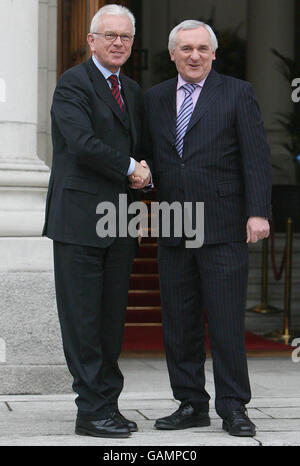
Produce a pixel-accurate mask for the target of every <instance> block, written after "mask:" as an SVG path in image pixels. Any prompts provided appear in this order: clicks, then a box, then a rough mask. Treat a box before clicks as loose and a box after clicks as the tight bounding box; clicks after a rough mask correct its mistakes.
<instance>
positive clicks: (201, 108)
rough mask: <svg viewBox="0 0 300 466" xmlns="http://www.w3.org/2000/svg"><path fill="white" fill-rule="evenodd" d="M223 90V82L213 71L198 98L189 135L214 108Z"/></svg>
mask: <svg viewBox="0 0 300 466" xmlns="http://www.w3.org/2000/svg"><path fill="white" fill-rule="evenodd" d="M221 90H222V80H221V78H220V76H219V74H218V73H216V71H214V70H211V71H210V73H209V75H208V77H207V79H206V81H205V83H204V86H203V89H202V91H201V93H200V96H199V98H198V101H197V104H196V107H195V109H194V111H193V114H192V116H191V119H190V122H189V125H188V128H187V131H186V133H188V132H189V131H190V130H191V129H192V128H193V126H195V124H196V123H197V122H198V121H199V120H200V119H201V118H202V117H203V115H204V114H205V113H206V112H207V111H208V109H209V108H210V107H211V106H212V104H213V102H214V101H215V100H216V99H217V98H218V97H219V95H220V93H221Z"/></svg>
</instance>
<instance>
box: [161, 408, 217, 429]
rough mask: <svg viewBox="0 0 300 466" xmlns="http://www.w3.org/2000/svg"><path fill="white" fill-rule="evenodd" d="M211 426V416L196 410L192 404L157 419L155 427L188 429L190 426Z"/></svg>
mask: <svg viewBox="0 0 300 466" xmlns="http://www.w3.org/2000/svg"><path fill="white" fill-rule="evenodd" d="M205 426H210V418H209V415H208V413H200V412H198V411H195V409H194V408H193V406H192V405H190V404H188V405H184V406H180V408H179V409H177V411H175V412H174V413H173V414H171V415H170V416H167V417H162V418H160V419H157V420H156V422H155V424H154V427H156V429H164V430H180V429H188V428H189V427H205Z"/></svg>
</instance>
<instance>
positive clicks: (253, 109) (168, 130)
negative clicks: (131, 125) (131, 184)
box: [144, 70, 272, 245]
mask: <svg viewBox="0 0 300 466" xmlns="http://www.w3.org/2000/svg"><path fill="white" fill-rule="evenodd" d="M176 87H177V78H174V79H170V80H168V81H165V82H163V83H160V84H158V85H156V86H154V87H153V88H151V89H149V90H148V91H147V92H146V93H145V115H146V116H145V125H144V126H145V134H144V142H145V151H146V158H147V161H148V163H149V165H150V166H151V170H152V174H153V179H154V183H155V185H156V187H157V198H158V200H159V201H168V202H173V201H180V202H183V201H189V202H194V203H195V202H196V201H202V202H204V211H205V215H204V220H205V224H204V235H205V237H204V243H206V244H209V243H210V244H213V243H220V242H231V241H245V240H246V223H247V219H248V217H250V216H259V217H266V218H270V217H271V188H272V174H271V163H270V151H269V146H268V143H267V140H266V135H265V131H264V126H263V121H262V118H261V114H260V110H259V107H258V104H257V101H256V99H255V96H254V93H253V89H252V86H251V84H250V83H248V82H246V81H242V80H239V79H235V78H232V77H229V76H224V75H221V74H219V73H217V72H215V71H214V70H211V71H210V73H209V75H208V77H207V79H206V81H205V84H204V87H203V89H202V91H201V94H200V97H199V99H198V102H197V104H196V106H195V109H194V112H193V114H192V117H191V120H190V123H189V126H188V129H187V132H186V136H185V140H184V148H183V156H182V158H180V157H179V155H178V153H177V151H176V147H175V131H176ZM171 231H172V230H171ZM179 242H180V238H175V237H174V236H173V235H172V233H171V237H170V238H159V244H161V245H176V244H178V243H179Z"/></svg>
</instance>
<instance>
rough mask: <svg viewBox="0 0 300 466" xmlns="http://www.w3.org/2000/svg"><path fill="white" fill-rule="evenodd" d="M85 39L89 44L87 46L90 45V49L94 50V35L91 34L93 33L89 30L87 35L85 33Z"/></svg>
mask: <svg viewBox="0 0 300 466" xmlns="http://www.w3.org/2000/svg"><path fill="white" fill-rule="evenodd" d="M86 40H87V43H88V44H89V47H90V49H91V51H92V52H94V49H95V46H94V36H93V34H91V33H90V32H89V33H88V35H87V38H86Z"/></svg>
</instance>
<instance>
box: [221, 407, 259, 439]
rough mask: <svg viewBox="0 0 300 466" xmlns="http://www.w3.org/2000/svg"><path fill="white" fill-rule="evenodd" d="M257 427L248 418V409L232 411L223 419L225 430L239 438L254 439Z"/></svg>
mask: <svg viewBox="0 0 300 466" xmlns="http://www.w3.org/2000/svg"><path fill="white" fill-rule="evenodd" d="M255 427H256V426H255V424H253V422H251V421H250V419H249V418H248V416H247V410H246V408H240V409H238V410H236V411H232V412H231V413H230V414H229V415H228V416H227V417H226V418H224V419H223V429H224V430H226V431H227V432H228V433H229V434H230V435H236V436H237V437H253V436H254V435H255V434H256V431H255Z"/></svg>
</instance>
